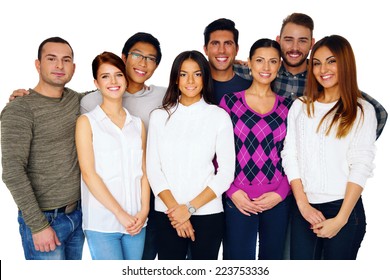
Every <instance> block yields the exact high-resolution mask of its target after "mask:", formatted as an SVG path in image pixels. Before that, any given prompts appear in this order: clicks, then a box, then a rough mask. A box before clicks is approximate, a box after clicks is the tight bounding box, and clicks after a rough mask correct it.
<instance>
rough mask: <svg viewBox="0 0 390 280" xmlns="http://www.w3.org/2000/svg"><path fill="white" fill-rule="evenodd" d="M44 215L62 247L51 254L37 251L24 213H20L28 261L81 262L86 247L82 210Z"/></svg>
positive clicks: (20, 225) (46, 213) (20, 227)
mask: <svg viewBox="0 0 390 280" xmlns="http://www.w3.org/2000/svg"><path fill="white" fill-rule="evenodd" d="M43 213H44V214H45V216H46V219H47V220H48V221H49V224H50V226H51V227H52V228H53V229H54V231H55V232H56V234H57V237H58V239H59V240H60V242H61V246H57V248H56V249H55V250H54V251H50V252H40V251H37V250H35V248H34V242H33V239H32V234H31V230H30V228H29V227H28V226H27V225H26V224H25V222H24V219H23V216H22V213H21V211H19V212H18V222H19V232H20V236H21V238H22V245H23V250H24V256H25V258H26V260H81V258H82V255H83V246H84V233H83V230H82V213H81V210H79V209H76V210H74V211H73V212H72V213H70V214H65V213H56V212H55V213H49V212H43Z"/></svg>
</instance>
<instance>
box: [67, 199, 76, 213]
mask: <svg viewBox="0 0 390 280" xmlns="http://www.w3.org/2000/svg"><path fill="white" fill-rule="evenodd" d="M76 208H77V201H76V202H74V203H72V204H69V205H66V207H65V214H70V213H72V212H73V211H74V210H76Z"/></svg>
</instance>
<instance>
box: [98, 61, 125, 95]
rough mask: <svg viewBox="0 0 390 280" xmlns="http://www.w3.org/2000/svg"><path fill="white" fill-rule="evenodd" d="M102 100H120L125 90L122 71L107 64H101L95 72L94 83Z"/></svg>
mask: <svg viewBox="0 0 390 280" xmlns="http://www.w3.org/2000/svg"><path fill="white" fill-rule="evenodd" d="M94 82H95V85H96V87H97V88H98V89H99V90H100V92H101V93H102V95H103V98H109V99H118V98H122V95H123V93H124V92H125V90H126V86H127V83H126V78H125V74H124V73H122V71H121V70H120V69H119V68H117V67H115V66H114V65H112V64H109V63H103V64H102V65H100V66H99V69H98V71H97V79H96V80H95V81H94Z"/></svg>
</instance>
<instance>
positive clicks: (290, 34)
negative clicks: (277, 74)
mask: <svg viewBox="0 0 390 280" xmlns="http://www.w3.org/2000/svg"><path fill="white" fill-rule="evenodd" d="M276 41H278V43H279V44H280V48H281V49H282V58H283V62H284V63H285V64H286V67H287V68H288V70H289V71H290V69H294V68H295V69H296V71H293V70H291V71H290V72H291V73H293V72H297V73H298V72H302V71H304V70H306V59H307V57H308V55H309V53H310V50H311V48H312V47H313V44H314V39H313V38H312V36H311V31H310V29H309V28H307V27H305V26H302V25H297V24H295V23H287V24H286V26H285V27H284V28H283V31H282V33H281V34H280V36H278V37H277V38H276Z"/></svg>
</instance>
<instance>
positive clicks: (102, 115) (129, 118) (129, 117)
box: [96, 105, 133, 125]
mask: <svg viewBox="0 0 390 280" xmlns="http://www.w3.org/2000/svg"><path fill="white" fill-rule="evenodd" d="M123 109H124V110H125V113H126V120H125V125H127V124H128V123H130V122H131V121H132V120H133V116H132V115H130V113H129V111H127V109H126V108H123ZM96 115H97V118H98V120H99V121H104V120H109V121H111V120H110V118H109V117H108V116H107V115H106V113H105V112H104V111H103V109H102V107H100V105H98V106H96Z"/></svg>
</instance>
